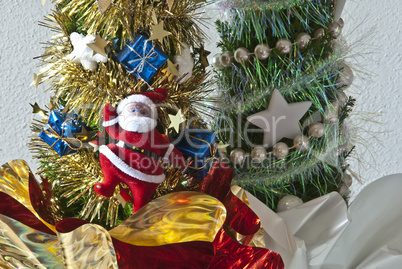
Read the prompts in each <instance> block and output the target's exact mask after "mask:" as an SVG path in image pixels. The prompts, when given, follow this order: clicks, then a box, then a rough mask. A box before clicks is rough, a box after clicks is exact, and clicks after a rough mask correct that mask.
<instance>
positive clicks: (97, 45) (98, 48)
mask: <svg viewBox="0 0 402 269" xmlns="http://www.w3.org/2000/svg"><path fill="white" fill-rule="evenodd" d="M107 44H109V41H107V40H106V39H103V38H102V37H101V36H100V35H97V36H96V38H95V42H94V43H88V44H87V46H88V47H90V48H91V49H92V50H93V51H94V54H93V55H95V54H97V53H99V54H100V55H102V56H103V57H107V55H106V51H105V47H106V46H107Z"/></svg>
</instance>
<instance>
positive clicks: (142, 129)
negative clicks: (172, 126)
mask: <svg viewBox="0 0 402 269" xmlns="http://www.w3.org/2000/svg"><path fill="white" fill-rule="evenodd" d="M157 124H158V123H157V121H156V120H154V119H152V118H149V117H137V116H128V117H125V116H119V125H120V127H121V128H122V129H123V130H126V131H129V132H135V133H148V132H150V131H152V130H153V129H155V127H156V125H157Z"/></svg>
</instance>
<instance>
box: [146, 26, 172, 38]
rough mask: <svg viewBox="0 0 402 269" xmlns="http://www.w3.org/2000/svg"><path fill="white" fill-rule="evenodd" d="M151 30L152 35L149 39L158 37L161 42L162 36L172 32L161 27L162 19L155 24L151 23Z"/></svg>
mask: <svg viewBox="0 0 402 269" xmlns="http://www.w3.org/2000/svg"><path fill="white" fill-rule="evenodd" d="M151 32H152V35H151V36H150V37H149V40H155V39H158V40H159V42H161V43H162V42H163V38H165V37H166V36H169V35H171V34H172V33H171V32H168V31H166V30H165V29H163V21H161V22H160V23H158V24H156V25H152V26H151Z"/></svg>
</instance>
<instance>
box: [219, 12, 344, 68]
mask: <svg viewBox="0 0 402 269" xmlns="http://www.w3.org/2000/svg"><path fill="white" fill-rule="evenodd" d="M344 24H345V23H344V21H343V20H342V18H341V19H339V21H337V22H333V23H331V24H330V25H329V27H328V32H330V33H332V34H333V36H334V37H335V38H337V37H339V36H340V35H341V33H342V28H343V26H344ZM324 35H325V29H324V28H318V29H317V30H316V31H315V32H314V36H313V38H312V37H311V36H310V35H309V34H307V33H300V34H299V35H298V36H297V37H296V39H295V42H294V43H292V42H291V41H290V40H288V39H286V38H282V39H280V40H278V41H277V42H276V45H275V49H276V50H277V51H278V53H279V54H280V55H286V54H289V53H290V52H291V51H292V48H293V45H296V47H297V48H298V49H300V50H303V49H306V48H307V47H308V45H309V44H310V42H311V40H314V39H321V38H322V37H324ZM271 52H272V49H271V48H270V47H269V46H268V45H267V44H259V45H257V46H256V47H255V49H254V53H250V51H249V50H248V49H247V48H243V47H241V48H238V49H236V51H235V52H234V53H233V52H230V51H227V52H224V53H222V54H217V55H215V56H214V57H213V58H212V66H213V67H214V68H216V69H222V68H224V67H229V66H231V65H232V64H233V60H235V61H236V62H238V63H240V64H244V63H245V62H247V61H249V60H250V57H251V55H255V57H256V58H257V59H258V60H260V61H264V60H266V59H268V57H269V56H270V55H271Z"/></svg>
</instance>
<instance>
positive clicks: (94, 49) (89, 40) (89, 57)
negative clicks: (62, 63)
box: [67, 32, 108, 72]
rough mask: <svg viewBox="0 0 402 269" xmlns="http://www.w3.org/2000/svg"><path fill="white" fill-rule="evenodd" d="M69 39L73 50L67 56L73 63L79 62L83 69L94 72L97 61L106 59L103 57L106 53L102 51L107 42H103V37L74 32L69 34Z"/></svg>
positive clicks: (105, 60) (104, 61)
mask: <svg viewBox="0 0 402 269" xmlns="http://www.w3.org/2000/svg"><path fill="white" fill-rule="evenodd" d="M70 40H71V43H72V44H73V48H74V50H73V51H72V52H71V54H69V55H68V56H67V57H68V58H69V59H70V60H71V61H73V62H74V63H81V64H82V66H83V67H84V69H85V70H90V71H92V72H94V71H96V68H97V67H98V63H100V62H103V63H106V62H107V60H108V59H107V57H105V56H106V53H105V52H104V48H105V46H106V44H107V43H106V44H105V40H104V39H102V38H100V37H95V36H94V35H87V36H84V35H82V34H79V33H76V32H74V33H72V34H71V35H70ZM106 42H107V41H106ZM102 50H103V52H102ZM102 54H103V55H102Z"/></svg>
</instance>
